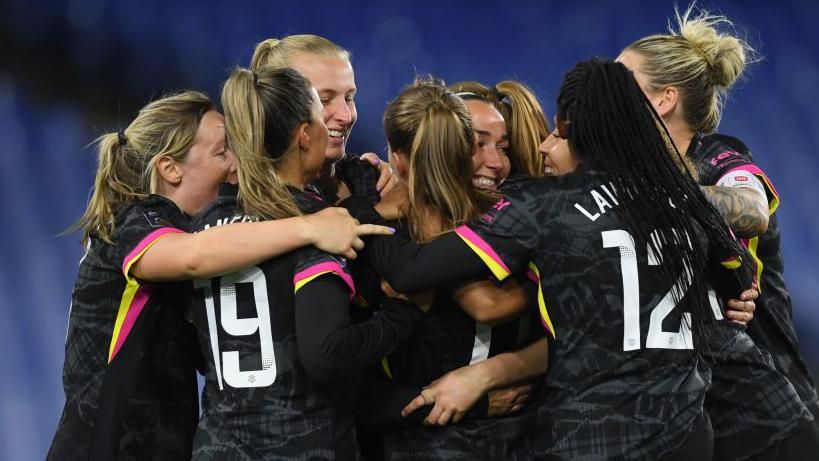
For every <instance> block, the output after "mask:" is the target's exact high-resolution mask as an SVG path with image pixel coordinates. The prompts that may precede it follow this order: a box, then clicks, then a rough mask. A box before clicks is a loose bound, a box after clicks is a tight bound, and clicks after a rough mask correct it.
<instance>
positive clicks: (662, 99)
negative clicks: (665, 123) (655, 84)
mask: <svg viewBox="0 0 819 461" xmlns="http://www.w3.org/2000/svg"><path fill="white" fill-rule="evenodd" d="M653 99H654V100H653V101H652V104H653V105H654V109H655V110H656V111H657V113H658V114H659V115H660V117H662V118H667V117H668V115H670V114H671V113H673V112H674V110H675V109H676V108H677V103H678V102H679V101H680V92H679V91H677V88H676V87H673V86H667V87H665V88H663V89H661V90H660V91H658V92H657V96H655V97H654V98H653Z"/></svg>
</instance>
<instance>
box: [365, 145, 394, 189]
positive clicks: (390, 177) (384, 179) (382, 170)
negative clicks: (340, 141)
mask: <svg viewBox="0 0 819 461" xmlns="http://www.w3.org/2000/svg"><path fill="white" fill-rule="evenodd" d="M359 159H360V160H364V161H367V162H369V163H370V165H372V166H374V167H376V168H378V173H379V176H378V182H377V183H376V184H375V189H376V190H377V191H379V192H380V193H381V197H384V196H385V195H387V194H388V193H389V192H390V191H391V190H392V188H393V187H395V186H396V185H398V176H396V175H395V174H394V173H393V171H392V168H391V167H390V164H389V163H388V162H383V161H381V159H380V158H378V155H377V154H375V153H374V152H367V153H366V154H362V155H361V157H359Z"/></svg>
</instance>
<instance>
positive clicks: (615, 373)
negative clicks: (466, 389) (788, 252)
mask: <svg viewBox="0 0 819 461" xmlns="http://www.w3.org/2000/svg"><path fill="white" fill-rule="evenodd" d="M623 195H624V194H621V193H620V192H619V191H617V190H616V189H615V188H614V187H613V185H612V184H611V182H610V181H609V180H608V179H607V177H606V176H605V175H604V174H600V173H597V172H594V171H591V170H588V169H587V168H585V167H584V166H583V165H581V166H580V167H579V168H578V170H577V171H576V172H574V173H571V174H568V175H565V176H562V177H559V178H543V179H539V180H534V181H532V183H531V184H528V185H526V186H524V187H522V188H521V189H520V190H517V191H511V192H509V193H508V195H507V197H506V198H505V199H501V201H499V202H498V203H497V204H496V205H495V206H494V207H493V208H492V209H491V210H490V211H489V212H488V213H486V214H485V215H483V216H482V217H481V218H480V220H479V223H477V224H471V225H469V226H463V227H461V228H459V229H457V230H456V232H457V233H458V234H459V236H460V237H461V238H462V239H463V240H464V241H465V242H466V243H467V244H468V245H469V246H470V247H471V248H472V249H473V251H474V252H475V253H476V254H477V255H478V256H479V257H480V258H481V259H482V260H483V261H484V263H485V264H486V265H488V266H489V268H490V269H491V270H492V271H493V273H494V274H495V276H497V277H498V278H503V277H506V276H507V275H508V274H509V273H510V268H511V269H512V270H519V269H520V268H521V267H525V265H526V262H527V261H531V264H530V268H531V269H532V270H533V271H534V272H536V274H537V275H538V276H539V279H540V290H541V292H540V294H539V296H538V301H539V309H540V312H541V317H542V321H543V324H544V325H545V327H546V328H547V330H548V331H549V332H550V333H551V336H552V338H553V342H552V344H551V346H550V361H549V371H548V373H547V375H546V379H545V381H544V389H543V393H542V394H543V396H544V400H543V401H542V402H541V403H540V406H539V409H538V418H537V427H536V428H533V429H532V433H533V436H532V437H531V440H530V443H527V444H526V446H525V447H524V448H523V450H521V452H520V453H521V457H522V459H524V458H525V459H531V458H532V457H535V458H537V459H539V457H546V456H556V457H558V458H560V459H563V458H565V459H658V458H660V457H661V456H663V455H664V454H666V453H668V452H670V451H672V450H674V449H676V448H678V447H681V446H682V445H683V444H684V442H685V440H686V438H687V437H688V436H689V435H690V434H692V433H693V432H694V431H696V430H701V429H702V426H703V424H704V422H703V419H702V418H703V416H702V415H703V399H704V397H705V392H706V388H707V386H708V381H709V376H708V374H707V370H706V369H705V368H704V367H702V366H701V364H700V363H699V361H700V359H699V358H698V354H697V353H696V348H697V344H695V343H694V340H693V335H692V331H691V324H692V322H691V314H690V313H686V312H682V311H683V309H681V308H680V307H678V306H677V305H675V302H674V301H673V296H672V294H671V290H672V286H671V284H670V283H668V282H664V280H666V279H665V278H664V277H662V275H661V272H660V269H661V268H660V267H659V265H660V264H662V259H663V256H662V254H660V255H657V254H655V252H654V251H653V250H652V248H653V246H649V244H648V242H646V241H644V240H641V239H640V238H639V237H638V234H637V233H636V231H635V229H632V228H631V227H630V225H629V224H628V221H627V220H626V219H625V218H624V213H623V209H622V207H621V204H622V202H623V200H627V198H624V197H623ZM635 199H636V200H639V197H637V198H635ZM695 228H697V229H698V235H691V236H689V237H690V241H691V242H692V243H693V244H694V245H702V247H703V249H704V250H705V251H710V250H706V249H707V248H708V246H707V245H708V242H707V240H706V238H705V236H704V233H702V232H700V231H699V228H698V227H696V226H695ZM652 238H653V237H652ZM720 256H722V255H720ZM716 266H717V267H719V268H720V269H722V266H721V265H720V264H719V263H716ZM704 269H705V268H696V269H695V270H704ZM682 275H683V274H680V276H679V278H677V282H676V285H677V289H680V290H682V292H685V291H686V288H687V287H686V286H685V283H683V278H682ZM732 279H733V278H729V280H732ZM749 284H750V282H749ZM735 285H736V286H734V287H731V290H734V289H736V290H737V291H736V293H739V285H740V283H739V282H738V281H737V283H736V284H735ZM685 296H687V295H685Z"/></svg>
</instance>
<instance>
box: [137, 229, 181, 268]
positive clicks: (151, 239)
mask: <svg viewBox="0 0 819 461" xmlns="http://www.w3.org/2000/svg"><path fill="white" fill-rule="evenodd" d="M172 233H184V231H182V230H179V229H177V228H175V227H162V228H159V229H157V230H155V231H153V232H151V233H150V234H148V235H147V236H146V237H145V238H143V239H142V241H140V242H139V243H138V244H137V246H136V247H134V249H133V250H131V252H130V253H128V256H126V257H125V260H124V261H122V273H123V274H124V275H125V277H126V278H127V277H128V270H129V269H130V266H131V264H133V263H134V262H136V260H137V259H139V257H140V256H141V255H142V253H143V252H144V251H145V250H147V249H148V247H149V246H151V245H153V244H154V243H155V242H156V241H157V240H158V239H159V238H160V237H163V236H165V235H167V234H172Z"/></svg>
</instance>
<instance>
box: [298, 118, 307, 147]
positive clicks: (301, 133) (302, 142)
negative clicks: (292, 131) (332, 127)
mask: <svg viewBox="0 0 819 461" xmlns="http://www.w3.org/2000/svg"><path fill="white" fill-rule="evenodd" d="M309 126H310V124H309V123H307V122H303V123H301V124H300V125H299V126H298V127H297V128H296V136H297V138H298V142H299V149H301V150H302V151H306V150H307V149H309V148H310V133H308V132H307V128H308V127H309Z"/></svg>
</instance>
